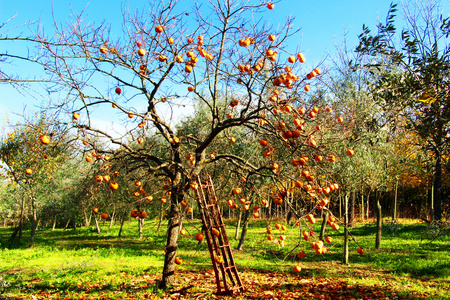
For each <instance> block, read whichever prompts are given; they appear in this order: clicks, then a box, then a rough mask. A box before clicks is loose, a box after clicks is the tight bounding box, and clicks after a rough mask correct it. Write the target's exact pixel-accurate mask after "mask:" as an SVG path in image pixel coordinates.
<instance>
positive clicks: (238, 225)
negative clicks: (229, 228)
mask: <svg viewBox="0 0 450 300" xmlns="http://www.w3.org/2000/svg"><path fill="white" fill-rule="evenodd" d="M241 218H242V211H239V217H238V220H237V223H236V231H235V233H234V239H235V240H237V239H238V238H239V229H240V227H241Z"/></svg>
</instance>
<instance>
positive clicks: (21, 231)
mask: <svg viewBox="0 0 450 300" xmlns="http://www.w3.org/2000/svg"><path fill="white" fill-rule="evenodd" d="M24 216H25V197H23V196H22V207H21V211H20V220H19V238H18V242H19V243H20V241H21V240H22V233H23V219H24Z"/></svg>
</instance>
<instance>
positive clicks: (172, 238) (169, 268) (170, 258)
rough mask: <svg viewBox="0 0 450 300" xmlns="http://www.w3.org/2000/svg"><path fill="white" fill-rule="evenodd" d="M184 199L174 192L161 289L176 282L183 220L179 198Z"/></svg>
mask: <svg viewBox="0 0 450 300" xmlns="http://www.w3.org/2000/svg"><path fill="white" fill-rule="evenodd" d="M177 194H179V195H177ZM182 197H183V196H182V195H181V194H180V193H174V192H172V201H171V205H170V219H169V223H168V226H167V239H166V248H165V251H166V254H165V257H164V268H163V272H162V280H161V282H160V284H159V286H160V288H167V287H169V286H170V285H173V284H174V282H175V257H176V254H177V248H178V234H179V232H180V224H181V220H182V214H181V212H180V210H179V208H178V205H177V203H178V201H179V200H180V199H177V198H182ZM177 200H178V201H177Z"/></svg>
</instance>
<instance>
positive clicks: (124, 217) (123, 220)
mask: <svg viewBox="0 0 450 300" xmlns="http://www.w3.org/2000/svg"><path fill="white" fill-rule="evenodd" d="M125 220H126V213H123V216H122V220H121V222H120V229H119V234H118V236H119V237H121V236H122V229H123V224H125Z"/></svg>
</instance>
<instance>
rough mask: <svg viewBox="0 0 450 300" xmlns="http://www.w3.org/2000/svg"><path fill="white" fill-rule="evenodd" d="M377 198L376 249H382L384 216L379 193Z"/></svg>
mask: <svg viewBox="0 0 450 300" xmlns="http://www.w3.org/2000/svg"><path fill="white" fill-rule="evenodd" d="M376 198H377V207H376V211H377V233H376V238H375V249H377V250H378V249H380V247H381V234H382V232H383V216H382V214H381V203H380V198H381V197H380V194H379V192H377V195H376Z"/></svg>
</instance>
